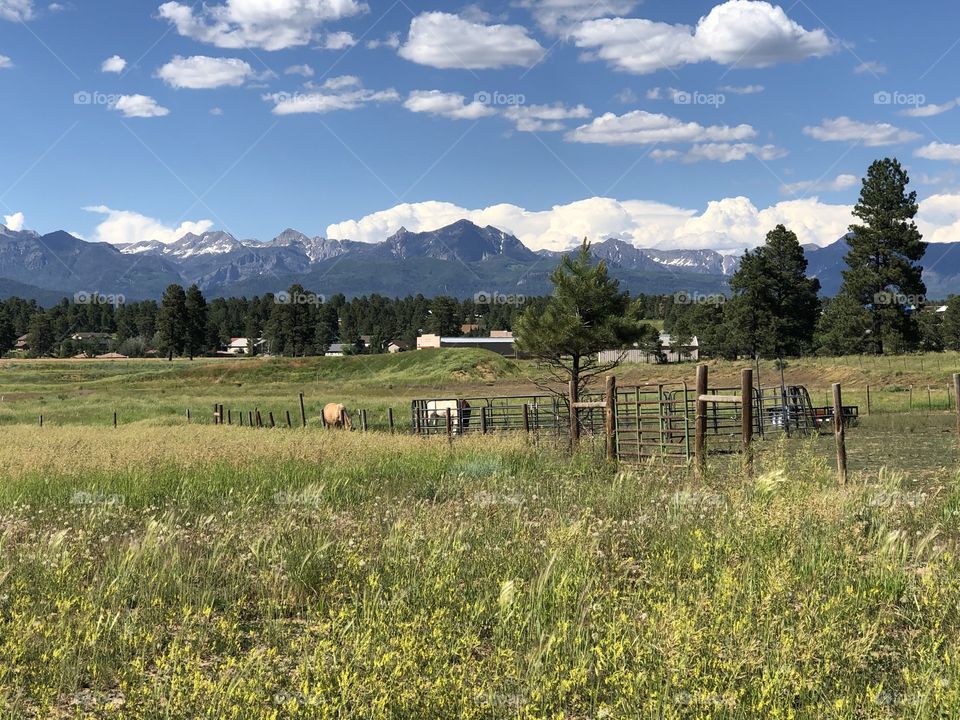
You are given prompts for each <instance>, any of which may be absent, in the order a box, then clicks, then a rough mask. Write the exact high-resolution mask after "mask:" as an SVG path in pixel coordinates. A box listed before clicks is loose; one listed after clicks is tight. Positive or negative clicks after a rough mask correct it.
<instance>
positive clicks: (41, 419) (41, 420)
mask: <svg viewBox="0 0 960 720" xmlns="http://www.w3.org/2000/svg"><path fill="white" fill-rule="evenodd" d="M40 427H43V415H41V416H40Z"/></svg>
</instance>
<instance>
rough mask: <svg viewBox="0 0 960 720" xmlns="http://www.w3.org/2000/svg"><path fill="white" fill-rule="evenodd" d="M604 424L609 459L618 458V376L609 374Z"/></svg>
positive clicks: (614, 459)
mask: <svg viewBox="0 0 960 720" xmlns="http://www.w3.org/2000/svg"><path fill="white" fill-rule="evenodd" d="M604 400H606V403H607V407H606V408H605V409H604V425H605V428H606V431H607V459H608V460H613V461H616V460H617V378H616V377H615V376H613V375H607V396H606V397H605V398H604Z"/></svg>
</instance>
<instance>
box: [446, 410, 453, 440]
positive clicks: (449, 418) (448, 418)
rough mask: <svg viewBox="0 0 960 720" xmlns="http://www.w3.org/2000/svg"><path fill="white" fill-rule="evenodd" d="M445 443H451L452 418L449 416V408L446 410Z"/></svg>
mask: <svg viewBox="0 0 960 720" xmlns="http://www.w3.org/2000/svg"><path fill="white" fill-rule="evenodd" d="M447 441H448V442H453V416H452V415H451V414H450V408H447Z"/></svg>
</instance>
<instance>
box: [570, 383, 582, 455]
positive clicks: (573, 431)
mask: <svg viewBox="0 0 960 720" xmlns="http://www.w3.org/2000/svg"><path fill="white" fill-rule="evenodd" d="M568 390H569V391H570V450H571V451H574V450H576V449H577V446H578V445H580V418H579V414H578V411H577V403H578V402H580V398H579V397H578V395H577V384H576V383H575V382H574V381H573V380H571V381H570V387H569V388H568Z"/></svg>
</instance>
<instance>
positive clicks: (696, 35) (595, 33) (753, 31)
mask: <svg viewBox="0 0 960 720" xmlns="http://www.w3.org/2000/svg"><path fill="white" fill-rule="evenodd" d="M571 36H572V37H573V39H574V42H575V43H576V45H577V47H579V48H581V49H583V50H585V51H586V54H585V59H588V60H603V61H605V62H607V63H608V64H609V65H610V66H612V67H613V68H615V69H617V70H622V71H624V72H630V73H636V74H639V75H645V74H648V73H653V72H657V71H658V70H664V69H668V68H675V67H679V66H681V65H686V64H692V63H700V62H707V61H712V62H715V63H719V64H721V65H730V66H734V67H748V68H758V67H768V66H770V65H775V64H777V63H782V62H796V61H799V60H804V59H806V58H810V57H822V56H824V55H828V54H830V53H832V52H834V50H835V49H836V43H835V42H834V41H832V40H831V39H830V38H829V37H828V36H827V33H826V31H824V30H823V29H817V30H807V29H805V28H804V27H803V26H801V25H800V24H799V23H797V22H796V21H794V20H791V19H790V18H789V17H788V16H787V14H786V12H784V10H783V8H781V7H779V6H775V5H772V4H770V3H768V2H761V1H759V0H728V2H725V3H722V4H720V5H717V6H716V7H714V8H713V9H712V10H711V11H710V12H709V13H708V14H707V15H706V16H704V17H702V18H700V20H699V22H698V23H697V26H696V28H691V27H690V26H689V25H672V24H669V23H663V22H656V21H653V20H646V19H642V18H603V19H599V20H589V21H587V22H583V23H580V24H579V25H578V26H577V27H575V28H574V29H573V31H572V33H571Z"/></svg>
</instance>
